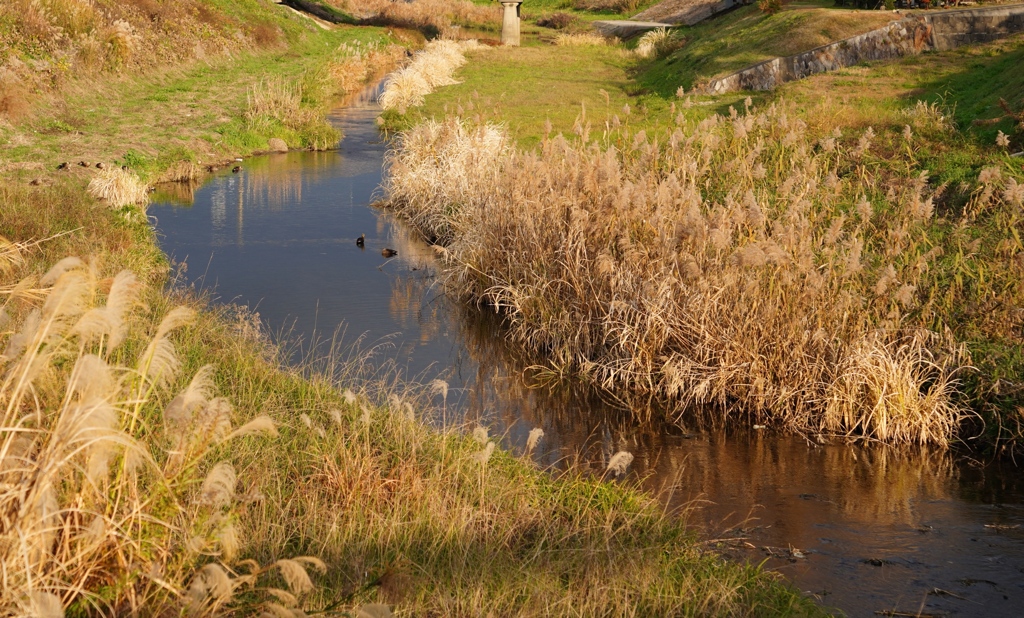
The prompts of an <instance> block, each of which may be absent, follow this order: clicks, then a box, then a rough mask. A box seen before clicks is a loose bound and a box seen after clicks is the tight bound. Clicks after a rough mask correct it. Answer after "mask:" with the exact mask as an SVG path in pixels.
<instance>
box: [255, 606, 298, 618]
mask: <svg viewBox="0 0 1024 618" xmlns="http://www.w3.org/2000/svg"><path fill="white" fill-rule="evenodd" d="M263 609H264V611H263V613H262V614H260V618H295V614H293V613H292V610H290V609H288V608H287V607H284V606H283V605H278V604H277V603H264V604H263Z"/></svg>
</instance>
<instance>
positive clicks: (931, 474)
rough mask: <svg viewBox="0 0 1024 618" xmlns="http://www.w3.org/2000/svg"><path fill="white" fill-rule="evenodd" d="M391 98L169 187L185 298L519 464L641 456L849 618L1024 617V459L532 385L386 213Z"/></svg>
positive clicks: (165, 240) (368, 97)
mask: <svg viewBox="0 0 1024 618" xmlns="http://www.w3.org/2000/svg"><path fill="white" fill-rule="evenodd" d="M373 95H374V93H373V91H372V90H371V91H367V92H365V93H363V94H362V96H360V97H357V98H356V99H354V100H353V101H351V102H350V104H349V105H348V106H346V107H345V108H343V109H339V110H337V111H336V112H335V113H334V114H333V115H332V117H331V120H332V122H334V123H335V124H337V125H338V126H339V127H340V128H341V129H342V131H343V132H344V135H345V137H344V139H343V140H342V142H341V144H340V145H339V148H338V149H337V150H333V151H328V152H318V153H312V152H289V153H282V154H271V155H266V156H261V157H255V158H252V159H248V160H246V161H244V162H243V163H242V164H241V167H242V169H241V170H240V171H239V172H237V173H233V172H231V171H230V170H224V171H223V172H220V173H217V174H215V175H213V176H212V177H211V178H209V180H208V181H207V182H206V183H205V184H204V185H203V186H201V187H188V186H185V185H175V186H170V187H162V188H161V191H159V192H158V193H157V194H156V198H155V202H154V203H153V204H152V205H151V206H150V208H149V211H148V212H149V215H150V217H151V218H152V220H153V222H154V225H155V228H156V231H157V233H158V236H159V242H160V245H161V247H162V248H163V250H164V251H165V252H166V253H167V254H168V255H169V256H170V257H171V258H172V259H173V260H174V261H176V262H178V263H184V264H185V265H186V268H185V269H184V270H183V279H184V284H186V285H192V286H195V287H197V288H199V289H202V290H204V291H206V292H207V293H209V294H211V296H212V297H213V298H214V299H215V300H216V302H223V303H233V304H238V305H244V306H247V307H248V308H249V310H250V311H252V312H255V313H256V314H258V315H259V318H260V320H261V321H262V323H263V324H264V325H265V327H266V328H268V329H269V330H270V331H271V332H272V333H274V334H275V336H277V337H279V338H281V339H282V340H287V341H289V342H290V347H289V349H290V350H291V353H292V354H293V355H294V356H295V358H302V357H304V358H314V357H323V356H325V355H327V354H328V353H329V352H331V351H332V350H333V351H334V352H335V356H336V357H338V358H341V359H342V360H346V361H349V362H348V364H344V363H341V364H342V365H344V366H345V367H359V369H358V372H359V374H360V375H361V377H362V378H363V379H376V380H384V381H391V382H404V383H410V384H422V385H430V384H431V383H433V385H434V387H433V388H424V389H421V390H422V391H424V394H423V396H424V397H430V401H431V402H432V406H431V408H432V409H431V415H430V418H429V419H427V420H428V422H432V423H435V424H437V425H446V426H448V425H453V424H454V425H465V426H472V425H475V424H478V423H479V424H483V425H486V426H487V427H488V428H489V429H490V431H491V433H492V434H495V435H498V436H501V437H502V443H503V445H504V446H505V447H506V448H508V449H511V450H514V451H517V452H518V451H521V450H522V449H523V448H524V445H525V442H526V436H527V434H528V433H529V431H530V430H531V429H533V428H534V427H541V428H542V429H543V430H544V438H543V441H542V443H541V446H540V448H539V449H537V451H536V452H535V458H536V459H537V461H538V463H540V464H541V465H546V466H584V467H587V468H591V469H593V470H595V471H597V472H600V471H602V470H603V469H604V466H605V465H606V463H607V460H608V458H609V457H610V456H611V455H612V454H614V453H615V452H617V451H620V450H626V451H629V452H631V453H632V454H633V455H634V456H635V459H634V462H633V464H632V466H631V470H630V475H631V476H630V479H627V482H638V483H640V484H642V485H643V486H644V487H645V488H646V489H648V490H649V491H651V492H653V493H655V494H656V495H657V496H659V498H660V499H661V500H662V502H663V503H664V504H665V507H666V509H669V510H670V511H671V512H672V513H673V514H675V515H677V516H679V517H684V518H685V519H686V520H687V521H688V522H689V523H690V524H691V525H693V526H697V527H699V528H701V529H702V530H703V532H704V536H705V538H706V539H707V543H708V545H709V546H710V547H715V548H717V549H718V550H719V551H720V552H722V553H723V554H724V555H726V556H729V557H731V558H733V559H736V560H747V561H751V562H753V563H762V562H764V564H765V566H766V567H767V568H771V569H774V570H777V571H778V572H779V573H781V574H782V575H784V576H785V577H786V578H787V579H788V580H789V581H791V582H792V583H793V585H795V586H797V587H798V588H799V589H801V590H803V591H805V592H806V593H807V594H809V595H814V596H816V597H818V598H819V599H820V601H821V602H822V603H823V604H825V605H827V606H831V607H836V608H838V609H839V610H841V611H843V612H845V613H846V614H848V615H850V616H873V615H876V612H884V611H898V612H905V614H901V615H916V614H917V613H921V615H942V616H945V615H949V616H1007V617H1010V616H1021V615H1024V474H1022V470H1021V469H1019V468H1017V467H1015V466H1014V465H1013V464H1012V463H1011V462H986V461H979V460H975V459H972V458H969V457H963V456H956V457H955V456H953V455H951V454H950V453H948V452H941V451H931V450H921V449H913V450H902V449H893V448H889V447H885V446H879V445H874V446H863V445H841V444H839V445H837V444H832V445H819V444H815V443H812V442H810V441H808V440H805V439H804V438H801V437H798V436H785V435H779V434H775V433H768V432H765V431H764V430H759V429H754V428H749V427H737V428H730V429H729V430H728V431H726V430H723V429H707V428H702V427H699V426H697V425H693V426H690V425H688V424H687V422H686V420H685V419H683V420H682V421H681V422H680V423H679V424H675V425H669V424H657V425H651V424H638V423H636V422H634V421H633V420H632V416H631V415H630V414H629V412H628V411H625V410H621V409H618V408H617V407H616V406H615V405H612V404H610V403H609V402H606V401H603V400H602V398H601V397H599V396H598V395H597V394H595V393H593V392H589V391H587V390H586V389H583V388H573V387H565V386H561V387H559V388H556V389H545V388H537V387H536V385H534V384H531V383H530V378H529V376H530V375H531V372H530V371H529V370H528V367H526V366H525V363H524V362H523V361H521V360H520V359H519V358H518V356H517V354H516V353H515V350H510V349H508V347H507V346H506V345H505V343H504V340H503V338H502V330H501V323H500V320H498V319H497V318H496V317H495V316H493V315H488V314H487V313H486V311H485V310H481V309H478V308H475V307H466V306H463V305H461V304H459V303H458V302H456V301H454V300H452V299H451V298H449V297H448V296H447V295H446V294H445V291H444V289H443V288H442V286H441V285H440V284H439V282H438V277H437V274H438V273H437V263H436V261H435V253H434V250H433V249H432V248H431V247H430V246H428V245H427V244H426V243H424V242H423V241H422V240H420V239H419V238H418V237H417V236H416V234H415V233H414V232H413V231H412V230H411V229H409V228H408V227H406V226H405V225H404V224H403V223H402V222H401V221H397V220H395V219H394V218H393V217H391V216H389V215H388V213H386V212H384V211H382V210H379V209H377V208H374V207H373V206H372V203H373V201H374V200H375V199H377V198H380V197H382V194H381V191H380V188H379V187H380V183H381V179H382V162H383V159H384V156H385V154H386V151H387V145H386V143H385V142H384V140H383V139H382V137H381V136H380V135H379V133H378V131H377V128H376V123H375V119H376V117H377V115H378V113H379V110H378V108H377V107H376V105H375V104H374V101H373V99H374V96H373ZM361 235H365V241H364V243H363V244H362V245H358V244H357V243H356V238H357V237H360V236H361ZM384 249H391V250H394V251H397V255H394V256H391V257H386V256H384V255H382V251H383V250H384ZM353 371H356V370H353ZM435 380H437V381H438V382H435ZM440 381H443V384H444V385H446V388H442V387H441V385H442V382H440ZM410 388H414V387H410Z"/></svg>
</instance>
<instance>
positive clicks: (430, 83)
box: [378, 39, 480, 114]
mask: <svg viewBox="0 0 1024 618" xmlns="http://www.w3.org/2000/svg"><path fill="white" fill-rule="evenodd" d="M479 47H480V45H479V44H478V43H477V42H476V41H473V40H470V41H451V40H446V39H439V40H435V41H431V42H430V43H427V45H426V46H425V47H424V48H423V49H422V50H420V51H418V52H416V55H415V56H413V59H412V62H410V63H409V64H408V65H406V66H405V67H403V68H401V69H399V70H397V71H395V72H393V73H391V74H390V75H389V76H388V77H387V79H386V80H385V82H384V90H383V91H382V92H381V94H380V97H379V98H378V102H379V103H380V106H381V107H382V108H384V109H385V110H392V109H393V110H397V111H398V112H399V113H401V114H404V113H405V112H406V110H407V109H408V108H410V107H416V106H419V105H423V101H424V98H425V97H426V96H427V95H428V94H430V93H431V92H433V91H434V89H435V88H438V87H439V86H450V85H452V84H457V83H458V82H457V81H455V78H454V77H452V76H453V75H454V74H455V70H456V69H458V68H459V67H461V66H462V65H464V64H466V57H465V56H464V55H463V52H466V51H469V50H474V49H478V48H479Z"/></svg>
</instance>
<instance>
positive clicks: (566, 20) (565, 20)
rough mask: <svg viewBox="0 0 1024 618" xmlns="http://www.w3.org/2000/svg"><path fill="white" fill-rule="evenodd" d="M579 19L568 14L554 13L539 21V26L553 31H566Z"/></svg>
mask: <svg viewBox="0 0 1024 618" xmlns="http://www.w3.org/2000/svg"><path fill="white" fill-rule="evenodd" d="M577 21H578V19H577V18H576V17H575V16H574V15H569V14H568V13H552V14H551V15H547V16H545V17H541V18H540V19H538V20H537V25H538V26H540V27H542V28H551V29H553V30H564V29H565V28H568V27H569V26H571V25H573V24H574V23H576V22H577Z"/></svg>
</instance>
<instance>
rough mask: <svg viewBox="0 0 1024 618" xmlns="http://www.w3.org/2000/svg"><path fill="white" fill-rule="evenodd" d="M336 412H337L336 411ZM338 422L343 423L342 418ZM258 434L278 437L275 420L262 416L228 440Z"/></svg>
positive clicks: (228, 437)
mask: <svg viewBox="0 0 1024 618" xmlns="http://www.w3.org/2000/svg"><path fill="white" fill-rule="evenodd" d="M334 412H337V410H335V411H334ZM337 422H338V423H340V422H341V419H340V416H339V418H338V421H337ZM256 433H265V434H268V435H271V436H277V423H275V422H274V420H273V419H272V418H270V417H269V416H267V415H265V414H262V415H260V416H257V417H256V418H254V419H252V420H251V421H249V422H248V423H246V424H244V425H242V426H241V427H239V428H238V429H236V430H234V431H232V432H231V433H230V434H228V436H227V438H226V439H227V440H231V439H233V438H239V437H242V436H248V435H252V434H256Z"/></svg>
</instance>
